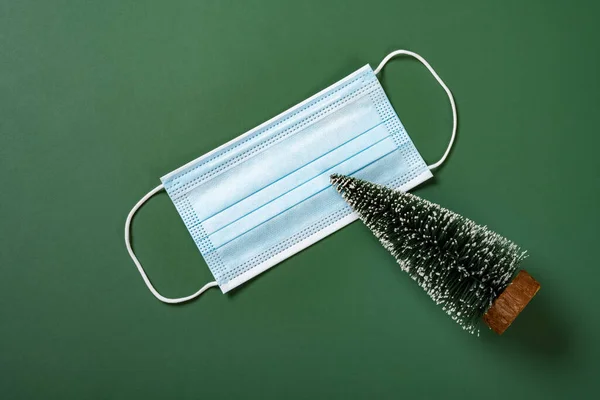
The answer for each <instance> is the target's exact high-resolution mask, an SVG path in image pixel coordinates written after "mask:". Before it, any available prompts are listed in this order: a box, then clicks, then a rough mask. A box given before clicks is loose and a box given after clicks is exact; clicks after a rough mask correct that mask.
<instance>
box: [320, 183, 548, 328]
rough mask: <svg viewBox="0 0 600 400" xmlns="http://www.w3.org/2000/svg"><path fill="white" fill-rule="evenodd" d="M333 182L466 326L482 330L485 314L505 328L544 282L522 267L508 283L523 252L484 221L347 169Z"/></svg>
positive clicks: (437, 299) (413, 273)
mask: <svg viewBox="0 0 600 400" xmlns="http://www.w3.org/2000/svg"><path fill="white" fill-rule="evenodd" d="M331 182H332V184H333V185H334V186H335V188H336V189H337V191H338V192H339V193H340V194H341V195H342V197H343V198H344V200H346V202H348V204H349V205H350V206H351V207H352V209H353V210H354V211H355V212H356V213H357V214H358V216H359V218H360V219H361V220H362V221H363V222H364V223H365V225H366V226H367V227H368V228H369V229H371V231H373V233H374V234H375V236H376V237H377V238H378V239H379V240H380V242H381V243H382V244H383V246H384V247H385V248H386V249H387V250H388V251H389V252H390V253H391V254H392V255H393V256H394V257H395V258H396V260H397V261H398V263H399V264H400V266H401V268H402V269H403V270H404V271H406V272H407V273H408V274H409V275H410V276H411V277H412V278H413V279H414V280H415V281H416V282H417V283H418V284H419V285H420V286H421V287H422V288H423V289H424V290H425V291H426V292H427V293H428V294H429V296H430V297H431V298H432V299H433V300H434V301H435V302H436V304H439V305H441V306H442V308H443V310H444V311H446V312H447V313H448V315H450V316H451V317H452V319H454V320H455V321H456V322H457V323H458V324H460V325H461V326H462V327H463V329H465V330H467V331H469V332H471V333H478V332H479V321H480V319H481V317H482V316H484V314H485V315H486V317H488V318H487V319H486V318H484V319H486V322H488V324H489V325H490V327H492V328H493V329H494V330H495V331H496V332H498V333H502V332H503V331H504V329H506V328H507V327H508V325H510V323H511V322H512V320H513V319H514V318H515V317H516V315H518V313H519V312H520V311H521V310H522V309H523V308H524V307H525V305H526V304H527V302H528V301H529V300H530V299H531V297H533V295H535V293H536V292H537V290H538V289H539V284H538V283H537V282H536V281H535V280H534V279H533V278H531V277H530V276H529V275H528V274H527V273H526V272H525V271H521V273H520V274H519V277H518V280H517V279H515V281H513V283H512V284H510V281H511V278H512V277H513V275H514V273H515V271H516V269H517V266H518V265H519V263H520V262H521V261H522V260H523V259H524V258H525V252H524V251H522V250H521V249H520V248H519V247H518V246H517V245H516V244H514V243H513V242H511V241H510V240H508V239H506V238H504V237H502V236H500V235H498V234H497V233H494V232H492V231H490V230H489V229H487V228H486V227H484V226H480V225H477V224H476V223H474V222H473V221H471V220H469V219H467V218H465V217H463V216H461V215H458V214H456V213H454V212H452V211H450V210H447V209H445V208H442V207H440V206H439V205H437V204H434V203H431V202H429V201H427V200H424V199H421V198H419V197H417V196H414V195H412V194H410V193H403V192H400V191H397V190H393V189H390V188H387V187H385V186H381V185H376V184H373V183H370V182H367V181H363V180H360V179H356V178H352V177H348V176H343V175H332V176H331ZM523 273H524V275H521V274H523ZM509 284H510V285H509ZM507 287H508V289H510V290H508V289H507ZM501 294H502V296H500V295H501ZM495 300H496V301H495ZM492 304H494V307H493V308H494V310H492V309H490V307H492ZM488 310H489V311H488ZM486 312H487V314H486ZM488 319H491V320H492V321H491V323H490V321H488ZM496 320H497V321H496Z"/></svg>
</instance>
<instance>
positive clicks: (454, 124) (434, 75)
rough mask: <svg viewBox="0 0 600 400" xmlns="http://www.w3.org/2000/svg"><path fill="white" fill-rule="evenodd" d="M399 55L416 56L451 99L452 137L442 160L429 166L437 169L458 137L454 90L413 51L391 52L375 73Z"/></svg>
mask: <svg viewBox="0 0 600 400" xmlns="http://www.w3.org/2000/svg"><path fill="white" fill-rule="evenodd" d="M399 55H407V56H411V57H414V58H416V59H417V60H419V61H420V62H421V64H423V65H424V66H425V67H427V69H428V70H429V72H431V75H433V77H434V78H435V79H436V80H437V81H438V83H439V84H440V86H442V88H443V89H444V90H445V91H446V94H447V95H448V99H449V100H450V107H452V136H451V137H450V143H448V148H447V149H446V152H445V153H444V155H443V156H442V158H440V160H439V161H438V162H436V163H435V164H431V165H428V166H427V168H429V169H430V170H431V169H435V168H437V167H439V166H440V165H442V163H443V162H444V161H446V157H448V154H449V153H450V149H452V145H453V144H454V138H456V127H457V125H458V117H457V115H456V104H455V103H454V97H453V96H452V92H451V91H450V89H448V86H446V84H445V83H444V81H442V78H440V77H439V75H438V74H437V73H436V72H435V71H434V69H433V68H432V67H431V65H429V63H428V62H427V61H425V59H424V58H423V57H421V56H420V55H418V54H417V53H413V52H412V51H408V50H396V51H393V52H391V53H390V54H388V55H387V56H386V57H385V58H384V59H383V60H382V61H381V62H380V63H379V66H377V68H375V71H374V72H375V75H377V74H378V73H380V72H381V70H382V69H383V67H384V66H385V64H387V62H388V61H390V60H391V59H392V58H394V57H396V56H399Z"/></svg>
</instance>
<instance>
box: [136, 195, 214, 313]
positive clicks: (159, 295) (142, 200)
mask: <svg viewBox="0 0 600 400" xmlns="http://www.w3.org/2000/svg"><path fill="white" fill-rule="evenodd" d="M162 189H164V188H163V185H158V186H157V187H155V188H154V189H152V190H151V191H150V192H148V193H147V194H146V195H145V196H144V197H142V198H141V199H140V201H138V202H137V204H136V205H135V206H133V208H132V209H131V211H129V215H128V216H127V219H126V220H125V246H126V247H127V251H128V252H129V255H130V256H131V259H132V260H133V262H134V264H135V266H136V267H137V269H138V271H140V275H142V278H143V279H144V282H146V286H148V289H150V291H151V292H152V294H153V295H154V297H156V298H157V299H159V300H160V301H162V302H163V303H169V304H175V303H183V302H184V301H188V300H192V299H194V298H196V297H198V296H200V295H201V294H202V293H204V292H205V291H206V290H207V289H209V288H211V287H213V286H217V282H216V281H213V282H209V283H207V284H206V285H204V286H202V288H201V289H200V290H198V291H197V292H196V293H194V294H192V295H189V296H186V297H180V298H178V299H170V298H168V297H164V296H162V295H161V294H160V293H158V291H157V290H156V289H155V288H154V286H152V283H151V282H150V279H148V276H147V275H146V272H145V271H144V268H143V267H142V264H140V261H139V260H138V259H137V257H136V256H135V253H134V252H133V249H132V248H131V230H130V228H131V220H132V219H133V216H134V215H135V213H136V212H137V210H138V209H139V208H140V207H141V206H142V204H144V203H145V202H146V200H148V199H149V198H150V197H152V196H154V195H155V194H156V193H158V192H159V191H161V190H162Z"/></svg>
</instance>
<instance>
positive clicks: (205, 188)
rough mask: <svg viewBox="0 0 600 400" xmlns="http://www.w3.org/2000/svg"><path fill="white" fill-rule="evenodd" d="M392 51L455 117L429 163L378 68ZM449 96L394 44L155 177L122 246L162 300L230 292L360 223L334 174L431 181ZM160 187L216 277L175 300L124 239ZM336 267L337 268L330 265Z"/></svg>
mask: <svg viewBox="0 0 600 400" xmlns="http://www.w3.org/2000/svg"><path fill="white" fill-rule="evenodd" d="M397 55H409V56H412V57H414V58H416V59H417V60H419V61H420V62H421V63H423V65H425V67H427V69H428V70H429V71H430V72H431V73H432V74H433V76H434V77H435V79H436V80H437V81H438V82H439V84H440V85H441V86H442V87H443V88H444V90H445V91H446V93H447V95H448V98H449V99H450V104H451V106H452V114H453V128H452V135H451V139H450V143H449V145H448V148H447V150H446V152H445V154H444V155H443V157H442V158H441V159H440V160H439V161H438V162H436V163H434V164H432V165H429V166H428V165H427V164H426V163H425V162H424V161H423V158H422V157H421V155H420V154H419V152H418V151H417V149H416V148H415V146H414V144H413V142H412V141H411V139H410V137H409V136H408V134H407V133H406V130H405V129H404V127H403V126H402V123H401V122H400V120H399V119H398V116H397V115H396V112H395V111H394V109H393V108H392V105H391V104H390V102H389V100H388V98H387V96H386V94H385V92H384V90H383V88H382V87H381V85H380V83H379V81H378V79H377V74H378V73H379V72H380V71H381V69H382V68H383V67H384V66H385V64H386V63H387V62H388V61H389V60H390V59H391V58H393V57H395V56H397ZM456 125H457V118H456V107H455V104H454V100H453V98H452V94H451V93H450V90H449V89H448V88H447V87H446V85H445V84H444V83H443V82H442V80H441V79H440V78H439V76H438V75H437V74H436V73H435V71H434V70H433V68H432V67H431V66H430V65H429V64H428V63H427V61H425V60H424V59H423V58H422V57H421V56H419V55H418V54H415V53H412V52H409V51H406V50H398V51H395V52H393V53H391V54H389V55H388V56H387V57H386V58H385V59H384V60H383V61H382V62H381V64H380V65H379V66H378V67H377V68H376V69H375V71H373V70H372V69H371V67H370V66H369V65H366V66H364V67H362V68H360V69H359V70H358V71H356V72H354V73H352V74H350V75H348V76H347V77H345V78H343V79H342V80H340V81H339V82H337V83H335V84H333V85H331V86H329V87H328V88H326V89H324V90H323V91H321V92H319V93H317V94H315V95H314V96H312V97H310V98H309V99H307V100H305V101H303V102H301V103H300V104H298V105H296V106H294V107H292V108H290V109H289V110H287V111H285V112H283V113H281V114H279V115H278V116H276V117H274V118H272V119H271V120H269V121H267V122H265V123H263V124H261V125H259V126H257V127H256V128H254V129H252V130H250V131H248V132H246V133H245V134H243V135H241V136H239V137H237V138H235V139H233V140H232V141H230V142H228V143H226V144H224V145H223V146H221V147H219V148H217V149H215V150H213V151H211V152H209V153H207V154H205V155H203V156H201V157H199V158H197V159H195V160H194V161H192V162H190V163H188V164H186V165H184V166H182V167H181V168H178V169H176V170H175V171H173V172H171V173H169V174H167V175H165V176H163V177H162V178H161V181H162V184H161V185H159V186H157V187H156V188H154V189H153V190H151V191H150V192H149V193H148V194H146V195H145V196H144V197H143V198H142V199H141V200H140V201H139V202H138V203H137V204H136V205H135V206H134V207H133V209H132V210H131V212H130V213H129V215H128V217H127V220H126V223H125V244H126V246H127V250H128V251H129V255H130V256H131V258H132V259H133V261H134V263H135V265H136V266H137V268H138V270H139V272H140V274H141V275H142V278H143V279H144V281H145V283H146V285H147V286H148V288H149V289H150V291H151V292H152V293H153V294H154V296H156V297H157V298H158V299H159V300H161V301H163V302H166V303H180V302H184V301H187V300H190V299H193V298H195V297H197V296H199V295H200V294H201V293H203V292H204V291H205V290H206V289H208V288H210V287H213V286H219V287H220V289H221V290H222V292H223V293H226V292H228V291H230V290H232V289H234V288H236V287H237V286H239V285H241V284H243V283H244V282H246V281H248V280H249V279H251V278H253V277H255V276H256V275H258V274H260V273H261V272H263V271H265V270H267V269H268V268H271V267H272V266H274V265H276V264H278V263H280V262H281V261H283V260H285V259H286V258H288V257H290V256H292V255H293V254H296V253H298V252H299V251H301V250H303V249H305V248H306V247H308V246H310V245H312V244H313V243H315V242H317V241H319V240H321V239H323V238H324V237H326V236H328V235H330V234H332V233H333V232H335V231H337V230H338V229H340V228H342V227H344V226H346V225H348V224H349V223H351V222H353V221H354V220H356V218H357V217H356V215H355V214H354V213H353V212H352V211H351V210H350V208H349V206H348V205H347V204H346V203H345V202H344V200H343V199H342V198H341V197H340V196H339V195H338V194H337V192H336V191H335V189H334V188H333V187H332V186H331V185H330V183H329V176H330V175H331V174H333V173H337V174H343V175H351V176H356V177H358V178H360V179H365V180H368V181H371V182H374V183H378V184H383V185H386V186H389V187H392V188H396V189H399V190H403V191H407V190H410V189H412V188H413V187H415V186H417V185H419V184H420V183H422V182H424V181H425V180H427V179H429V178H431V176H432V174H431V170H432V169H434V168H436V167H438V166H439V165H440V164H442V163H443V162H444V160H445V159H446V157H447V156H448V153H449V151H450V148H451V146H452V143H453V141H454V137H455V134H456ZM163 189H164V190H166V191H167V193H168V194H169V197H170V198H171V200H172V201H173V204H174V205H175V207H176V209H177V211H178V212H179V215H180V216H181V218H182V219H183V222H184V223H185V226H186V227H187V229H188V231H189V232H190V234H191V236H192V238H193V240H194V242H195V243H196V245H197V246H198V249H199V250H200V252H201V253H202V255H203V257H204V260H205V261H206V263H207V264H208V267H209V268H210V271H211V272H212V274H213V276H214V278H215V281H214V282H209V283H207V284H206V285H204V286H203V287H202V288H201V289H200V290H198V291H197V292H196V293H194V294H192V295H190V296H186V297H182V298H176V299H170V298H166V297H163V296H162V295H160V294H159V293H158V292H157V291H156V289H155V288H154V287H153V286H152V284H151V282H150V280H149V279H148V276H147V275H146V273H145V272H144V269H143V268H142V266H141V264H140V262H139V261H138V259H137V258H136V256H135V254H134V252H133V250H132V248H131V243H130V225H131V220H132V218H133V215H134V214H135V212H136V211H137V210H138V208H139V207H140V206H141V205H142V204H143V203H144V202H145V201H146V200H148V199H149V198H150V197H151V196H153V195H154V194H155V193H157V192H159V191H160V190H163ZM332 267H333V266H332Z"/></svg>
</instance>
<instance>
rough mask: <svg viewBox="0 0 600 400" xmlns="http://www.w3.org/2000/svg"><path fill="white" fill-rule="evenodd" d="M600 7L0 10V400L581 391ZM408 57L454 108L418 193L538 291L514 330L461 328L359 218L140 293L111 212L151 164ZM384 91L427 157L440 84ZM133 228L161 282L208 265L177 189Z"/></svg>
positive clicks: (173, 159) (187, 2) (588, 392)
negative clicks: (509, 258) (498, 250)
mask: <svg viewBox="0 0 600 400" xmlns="http://www.w3.org/2000/svg"><path fill="white" fill-rule="evenodd" d="M599 4H600V3H598V2H594V1H564V2H557V1H548V0H538V1H512V0H511V1H497V2H496V1H494V2H491V1H490V2H487V1H480V0H473V1H453V2H451V1H442V0H440V1H410V2H409V1H398V0H387V1H373V0H372V1H368V2H365V1H339V2H338V1H336V2H333V1H316V0H315V1H293V2H287V1H281V0H279V1H265V0H262V1H257V2H243V1H197V0H178V1H125V0H115V1H112V0H111V1H36V2H33V1H24V0H19V1H5V0H3V1H2V3H1V5H0V167H1V169H0V185H1V188H2V189H1V190H0V193H1V194H0V198H1V202H0V224H1V230H0V268H1V276H0V299H1V301H0V318H1V319H0V320H1V321H2V322H1V326H0V345H1V347H0V392H1V393H0V397H2V398H5V399H19V398H22V399H31V398H43V399H67V398H74V399H75V398H77V399H88V398H100V399H101V398H162V399H165V398H167V399H169V398H173V399H179V398H190V399H191V398H208V397H212V398H261V399H281V398H290V399H295V398H298V399H306V398H329V399H335V398H339V399H347V398H405V399H410V398H482V397H484V396H485V398H487V399H506V398H515V399H516V398H519V399H520V398H523V399H534V398H593V397H595V396H596V395H597V393H598V389H599V386H598V374H599V373H600V369H599V363H600V361H599V356H600V341H599V340H598V338H600V320H599V317H598V305H599V304H598V289H599V279H600V268H598V267H599V265H598V250H597V249H598V247H597V246H598V239H599V236H600V235H599V232H598V222H599V221H600V218H599V217H600V215H599V211H598V207H597V203H598V198H599V195H600V186H599V178H598V174H599V172H600V158H599V157H598V155H597V153H598V147H599V146H600V135H599V133H598V122H599V121H598V117H599V114H600V112H599V106H600V78H599V73H598V72H599V71H600V46H599V45H598V39H599V38H600V24H598V18H599V17H600V5H599ZM397 48H408V49H411V50H414V51H416V52H418V53H420V54H422V55H423V56H424V57H425V58H427V59H428V61H429V62H430V63H431V64H432V65H433V66H434V68H436V70H437V71H438V72H439V74H440V75H441V77H442V78H443V79H444V80H445V81H446V83H447V84H448V85H449V87H450V88H451V89H452V90H453V92H454V94H455V97H456V99H457V104H458V108H459V117H460V118H459V121H460V122H459V124H460V129H459V135H458V140H457V142H456V146H455V148H454V150H453V152H452V154H451V156H450V158H449V159H448V161H447V163H446V164H445V165H444V166H443V167H442V168H441V169H440V170H439V171H438V172H436V173H435V178H434V179H433V180H432V181H430V182H428V183H426V184H424V185H422V186H421V187H420V188H418V189H417V190H415V193H417V194H418V195H420V196H423V197H425V198H427V199H429V200H432V201H434V202H437V203H440V204H441V205H443V206H446V207H448V208H450V209H452V210H455V211H457V212H459V213H461V214H464V215H465V216H468V217H470V218H472V219H474V220H475V221H478V222H479V223H482V224H486V225H488V226H490V227H491V228H493V229H494V230H496V231H497V232H499V233H501V234H503V235H505V236H507V237H509V238H511V239H512V240H514V241H515V242H517V243H518V244H520V245H521V246H522V247H524V248H525V249H527V250H528V251H529V254H530V257H529V258H528V259H527V260H526V261H525V263H524V264H523V267H524V268H525V269H527V270H528V271H529V272H530V273H531V274H532V275H534V276H535V277H536V278H537V279H538V280H539V281H540V282H541V284H542V289H541V291H540V293H539V294H538V296H537V297H536V298H535V299H534V300H533V302H532V303H531V304H530V305H529V306H528V307H527V308H526V309H525V311H524V312H523V313H522V315H521V316H520V317H519V318H518V319H517V321H516V322H515V324H514V325H513V326H512V327H511V328H510V329H509V330H508V331H507V332H506V334H505V335H504V336H502V337H499V336H496V335H495V334H493V333H492V332H491V331H489V330H487V329H484V330H483V331H482V334H481V336H480V337H476V336H471V335H469V334H467V333H465V332H463V331H462V330H461V329H460V328H459V327H458V326H457V325H456V324H454V323H453V322H452V321H451V320H450V319H449V318H448V317H447V316H445V314H444V313H443V312H442V311H441V309H440V308H439V307H437V306H436V305H435V304H433V302H432V301H431V300H430V299H429V298H428V297H427V296H426V294H425V293H424V292H423V291H422V290H421V289H420V288H419V287H417V286H416V285H415V284H414V283H413V282H412V281H411V280H410V279H408V277H407V276H406V275H405V274H403V273H402V272H401V271H400V269H399V267H398V266H397V264H396V263H395V261H394V260H393V259H392V257H391V256H390V255H389V254H388V253H387V252H386V251H385V250H384V249H383V248H382V247H380V246H379V245H378V243H377V242H376V240H375V238H374V237H373V236H372V235H371V233H370V232H369V231H368V230H367V229H366V228H365V227H364V226H362V225H361V224H360V223H354V224H352V225H350V226H348V227H347V228H345V229H343V230H341V231H339V232H337V233H335V234H333V235H332V236H330V237H328V238H326V239H325V240H323V241H321V242H319V243H317V244H315V245H314V246H312V247H310V248H309V249H307V250H305V251H303V252H301V253H300V254H297V255H296V256H294V257H292V258H290V259H288V260H286V261H285V262H283V263H281V264H280V265H278V266H277V267H276V268H273V269H271V270H269V271H268V272H266V273H264V274H262V275H260V277H258V278H256V279H254V280H252V281H251V282H248V283H247V284H245V285H244V286H243V287H242V288H240V289H239V290H236V291H235V292H234V293H232V294H231V295H223V294H221V293H220V291H219V290H217V289H212V290H211V291H209V292H208V293H206V294H204V295H203V296H202V297H201V298H200V299H198V300H197V301H193V302H190V303H188V304H185V305H181V306H168V305H165V304H162V303H160V302H158V301H157V300H156V299H154V297H152V295H151V294H150V293H149V292H148V290H147V289H146V287H145V286H144V284H143V282H142V279H141V278H140V276H139V274H138V272H137V271H136V269H135V267H134V265H133V263H132V262H131V260H130V259H129V256H128V255H127V252H126V250H125V246H124V243H123V224H124V221H125V217H126V215H127V213H128V212H129V210H130V208H131V207H132V206H133V204H134V203H135V202H136V201H137V200H138V199H139V198H140V197H141V196H142V195H143V194H145V193H146V192H147V191H148V190H150V189H151V188H153V187H155V186H156V185H157V184H158V183H159V181H158V178H159V177H160V176H162V175H163V174H165V173H168V172H170V171H171V170H173V169H175V168H177V167H179V166H180V165H182V164H184V163H186V162H188V161H190V160H192V159H194V158H196V157H198V156H200V155H202V154H203V153H205V152H207V151H210V150H212V149H213V148H215V147H217V146H219V145H221V144H222V143H224V142H226V141H228V140H230V139H232V138H234V137H236V136H237V135H239V134H241V133H243V132H245V131H246V130H248V129H250V128H252V127H254V126H256V125H258V124H259V123H261V122H263V121H265V120H267V119H268V118H270V117H272V116H274V115H276V114H278V113H279V112H281V111H283V110H285V109H287V108H288V107H290V106H292V105H294V104H296V103H298V102H300V101H302V100H304V99H305V98H307V97H309V96H310V95H312V94H314V93H315V92H317V91H319V90H321V89H323V88H324V87H326V86H328V85H330V84H332V83H334V82H335V81H337V80H339V79H341V78H343V77H344V76H346V75H348V74H349V73H351V72H353V71H355V70H356V69H358V68H359V67H361V66H362V65H364V64H366V63H370V64H371V65H372V66H373V67H374V66H376V65H377V64H378V63H379V61H380V60H381V59H382V58H383V57H384V56H385V55H386V54H387V53H388V52H390V51H391V50H394V49H397ZM382 83H383V86H384V88H385V90H386V92H387V93H388V95H389V97H390V100H391V102H392V104H393V105H394V107H395V108H396V110H397V112H398V114H399V116H400V118H401V119H402V121H403V123H404V125H405V126H406V128H407V130H408V132H409V133H410V135H411V137H412V139H413V140H414V142H415V144H416V146H417V148H418V149H419V150H420V151H421V153H422V155H423V157H424V158H425V159H426V160H427V161H429V162H433V161H435V160H437V159H438V158H439V157H440V156H441V154H442V152H443V150H444V148H445V146H446V144H447V141H448V138H449V133H450V125H451V115H450V110H449V106H448V103H447V99H446V97H445V95H444V93H443V91H442V90H441V89H440V88H439V86H438V85H437V83H435V81H434V80H433V79H432V78H431V76H430V75H429V73H428V72H427V71H426V70H425V69H424V68H423V67H422V66H420V65H419V64H418V63H417V62H415V61H411V60H408V59H398V60H395V61H394V62H392V63H391V64H389V65H388V66H387V67H386V70H385V73H384V77H383V80H382ZM133 231H134V238H135V248H136V250H137V252H138V254H139V257H140V259H141V261H142V262H143V264H144V265H145V266H146V267H147V271H148V273H149V275H150V276H151V278H152V280H153V282H154V283H155V284H156V286H157V287H158V289H159V290H160V291H161V292H163V294H165V295H167V296H182V295H187V294H189V293H191V292H193V291H195V290H196V289H197V288H198V287H199V286H200V285H201V284H203V283H204V282H206V281H208V280H209V279H211V274H210V272H209V270H208V268H207V267H206V265H205V263H204V261H203V259H202V257H201V255H200V254H199V252H198V251H197V249H196V247H195V245H194V243H193V242H192V240H191V238H190V237H189V234H188V232H187V230H186V229H185V227H184V225H183V223H182V221H181V219H180V218H179V216H178V214H177V212H176V210H175V208H174V207H173V205H172V204H171V202H170V200H169V198H168V197H167V195H166V194H165V193H161V194H159V195H157V196H156V197H155V198H154V199H153V200H152V201H150V202H149V203H148V204H147V206H145V207H143V208H142V210H141V211H140V212H139V214H138V217H137V218H136V220H135V223H134V229H133ZM593 393H596V395H593ZM596 398H597V397H596Z"/></svg>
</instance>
